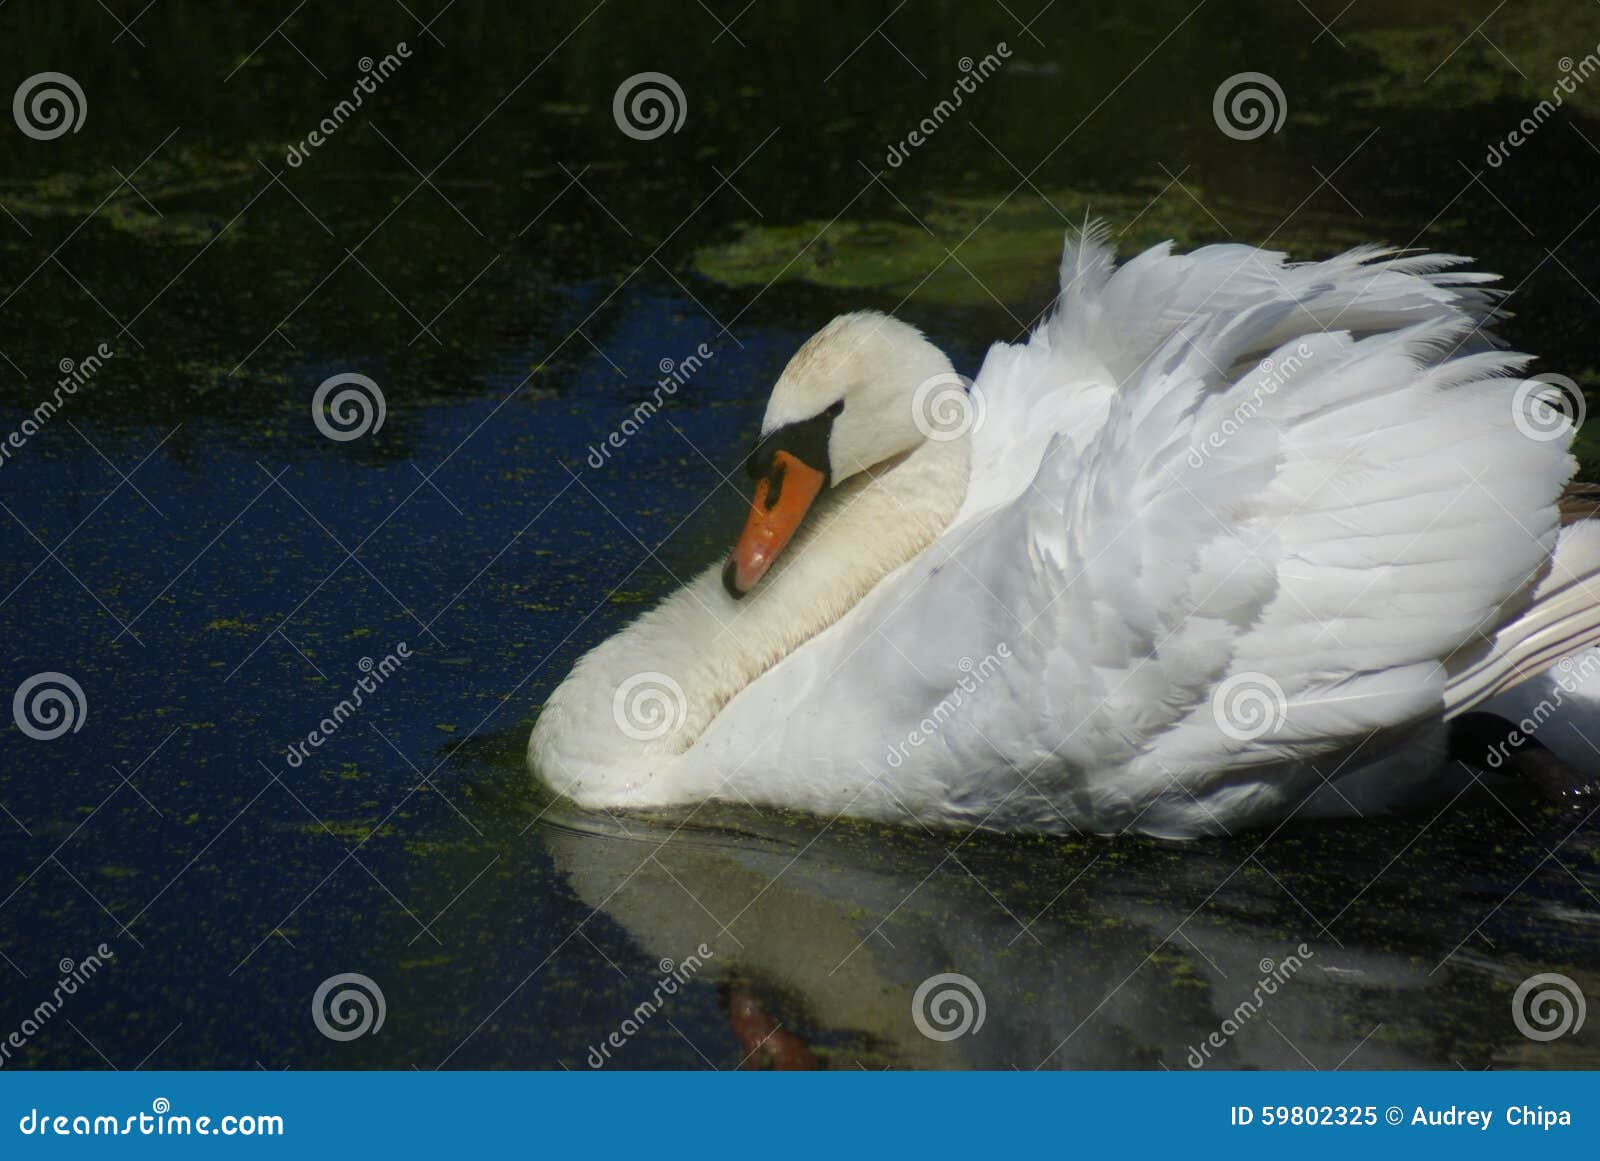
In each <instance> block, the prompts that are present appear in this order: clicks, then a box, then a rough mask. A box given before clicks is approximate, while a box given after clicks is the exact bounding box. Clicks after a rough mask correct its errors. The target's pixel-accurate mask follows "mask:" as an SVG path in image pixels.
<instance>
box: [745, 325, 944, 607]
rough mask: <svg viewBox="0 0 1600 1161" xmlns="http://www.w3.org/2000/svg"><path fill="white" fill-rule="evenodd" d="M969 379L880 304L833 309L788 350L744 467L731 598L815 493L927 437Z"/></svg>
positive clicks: (768, 560) (758, 571)
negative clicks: (744, 510)
mask: <svg viewBox="0 0 1600 1161" xmlns="http://www.w3.org/2000/svg"><path fill="white" fill-rule="evenodd" d="M966 389H967V388H966V383H965V381H963V380H962V379H961V378H960V377H959V376H957V375H956V373H955V369H954V368H953V367H952V366H951V364H950V360H949V359H948V358H946V357H945V354H944V352H943V351H941V350H939V348H938V347H936V346H934V345H933V343H931V342H929V341H928V340H927V339H926V338H924V337H923V334H922V332H921V331H919V330H917V328H916V327H914V326H911V325H910V324H909V323H904V322H901V321H900V320H899V319H897V318H893V317H891V316H890V315H886V314H881V313H879V312H877V311H859V312H856V313H853V314H845V315H840V316H839V317H838V318H836V319H834V320H833V321H832V322H830V323H828V325H827V326H825V327H823V328H822V329H821V330H820V331H818V332H817V333H816V334H815V335H813V336H811V338H809V339H807V340H806V342H805V344H804V345H803V346H802V347H801V348H800V349H799V350H798V351H796V352H795V354H794V357H793V358H792V359H790V360H789V363H788V366H786V367H785V368H784V369H783V374H781V375H780V376H778V382H777V383H776V385H774V387H773V389H772V395H771V398H769V399H768V401H767V411H766V416H765V417H764V418H763V420H762V422H761V438H760V441H759V442H758V443H757V445H756V449H755V451H753V452H752V453H751V454H750V456H749V458H748V459H747V460H746V461H745V468H746V471H747V472H748V474H749V476H750V478H751V480H752V482H753V486H754V495H753V497H752V499H751V504H750V513H749V515H748V517H747V518H746V520H745V525H744V531H743V532H742V533H741V534H740V536H739V539H738V542H737V543H736V544H735V546H734V549H733V552H732V553H731V554H729V556H728V562H727V565H726V566H725V567H724V569H723V572H722V583H723V587H724V588H726V589H727V591H728V593H729V594H730V595H731V596H733V597H734V598H735V599H738V598H740V597H743V596H745V595H746V594H747V593H748V592H749V591H750V590H751V589H752V588H754V587H755V585H756V584H757V582H759V581H760V580H761V578H762V577H763V576H765V575H766V573H767V570H768V569H769V568H771V567H772V563H773V561H775V560H776V559H777V557H778V554H779V553H781V552H782V551H783V549H784V546H785V545H787V544H788V543H789V541H790V539H791V538H792V537H793V536H794V534H795V531H796V530H797V529H798V528H799V527H800V524H801V522H802V521H803V520H804V519H805V516H806V513H807V512H808V511H810V509H811V506H812V504H813V503H814V502H815V500H816V499H817V497H818V496H819V495H820V494H821V493H822V492H823V491H824V490H825V489H827V488H832V487H837V486H838V485H840V484H842V483H844V482H845V481H846V480H848V479H850V478H851V477H853V476H856V475H858V474H860V473H862V472H870V471H871V469H873V468H875V467H877V466H879V465H881V464H884V463H887V462H888V461H890V460H893V459H895V458H896V457H899V456H902V455H904V454H905V453H907V452H909V451H912V450H913V449H914V448H916V447H917V446H918V445H920V444H922V443H924V442H925V441H927V440H928V439H930V438H931V439H941V440H942V439H949V438H959V437H960V436H961V435H964V434H965V432H964V430H963V431H956V432H954V433H952V432H951V430H950V429H949V425H948V424H943V425H941V424H940V423H939V422H938V418H939V414H940V410H941V409H947V408H948V406H949V404H950V403H952V402H955V401H954V400H953V399H952V398H951V397H952V396H954V395H960V396H962V397H963V399H964V397H965V394H966Z"/></svg>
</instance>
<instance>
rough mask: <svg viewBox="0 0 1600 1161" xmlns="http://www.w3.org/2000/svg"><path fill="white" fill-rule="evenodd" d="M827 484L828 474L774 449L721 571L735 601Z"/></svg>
mask: <svg viewBox="0 0 1600 1161" xmlns="http://www.w3.org/2000/svg"><path fill="white" fill-rule="evenodd" d="M825 483H827V476H825V475H824V474H823V473H822V472H819V471H817V469H816V468H813V467H811V466H809V465H808V464H805V463H803V462H802V461H800V460H799V459H797V458H796V457H795V456H793V455H792V454H790V453H789V452H786V451H780V452H776V453H774V454H773V457H772V470H771V471H769V472H768V473H767V475H766V476H765V477H764V478H763V479H760V480H757V481H756V492H755V497H754V498H753V499H752V500H751V501H750V515H749V516H748V517H746V518H745V522H744V531H743V532H741V533H740V534H739V542H738V543H737V544H735V545H734V546H733V552H731V553H730V554H729V555H728V563H727V565H726V566H725V567H724V568H723V570H722V584H723V587H724V588H726V589H727V590H728V594H729V595H730V596H732V597H733V599H734V600H738V599H739V598H741V597H743V596H744V595H745V594H747V593H748V592H749V591H750V590H751V589H752V588H754V587H755V585H756V582H757V581H759V580H760V579H761V578H762V577H764V576H766V575H767V570H768V569H769V568H771V567H772V562H773V561H775V560H777V559H778V554H779V553H780V552H782V551H783V549H784V546H785V545H786V544H788V543H789V541H790V540H791V539H792V538H793V537H794V534H795V531H796V529H798V528H799V527H800V521H802V520H804V519H805V516H806V512H807V511H809V510H810V508H811V503H812V501H814V500H815V499H816V498H817V493H819V492H821V491H822V486H823V485H824V484H825Z"/></svg>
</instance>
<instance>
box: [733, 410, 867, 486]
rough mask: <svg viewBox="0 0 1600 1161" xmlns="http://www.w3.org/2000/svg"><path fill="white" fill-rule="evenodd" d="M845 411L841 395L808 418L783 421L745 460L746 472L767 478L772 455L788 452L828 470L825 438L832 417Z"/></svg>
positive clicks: (830, 433)
mask: <svg viewBox="0 0 1600 1161" xmlns="http://www.w3.org/2000/svg"><path fill="white" fill-rule="evenodd" d="M843 411H844V400H843V399H840V400H838V401H837V402H835V403H833V404H831V405H830V406H828V407H826V408H824V409H823V410H821V411H819V412H817V414H815V415H813V416H812V417H811V418H810V419H803V420H800V421H799V422H798V423H790V424H785V425H784V426H783V427H780V428H778V430H777V431H774V432H773V433H772V434H771V435H769V436H767V437H766V438H765V439H763V440H762V441H761V442H760V443H759V444H757V445H756V449H755V450H754V451H753V452H751V453H750V455H749V456H748V457H746V459H745V461H744V470H745V473H746V474H747V475H748V476H749V477H750V478H751V479H752V480H763V479H766V478H767V476H769V475H770V474H771V473H772V470H773V460H774V457H775V456H776V455H777V454H778V453H779V452H788V453H789V454H790V455H793V456H794V457H795V458H796V459H798V460H800V462H801V463H805V464H810V465H813V466H815V467H816V468H817V470H818V471H820V472H822V473H824V475H827V474H829V472H828V440H829V437H830V436H831V435H832V433H833V421H834V419H836V418H837V417H838V416H839V414H840V413H841V412H843Z"/></svg>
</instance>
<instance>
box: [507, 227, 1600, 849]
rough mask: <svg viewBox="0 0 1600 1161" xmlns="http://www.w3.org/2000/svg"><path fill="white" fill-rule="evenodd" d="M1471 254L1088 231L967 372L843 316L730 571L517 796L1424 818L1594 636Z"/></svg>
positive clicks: (575, 676)
mask: <svg viewBox="0 0 1600 1161" xmlns="http://www.w3.org/2000/svg"><path fill="white" fill-rule="evenodd" d="M1463 261H1464V260H1463V259H1458V258H1453V257H1449V256H1439V255H1427V256H1397V255H1395V254H1394V253H1392V252H1387V251H1382V250H1378V249H1362V250H1357V251H1353V252H1351V253H1348V254H1345V255H1342V256H1340V257H1337V258H1333V259H1329V260H1327V261H1322V262H1313V263H1290V262H1288V261H1286V259H1285V257H1284V256H1283V255H1281V254H1277V253H1272V252H1268V251H1263V250H1257V249H1253V248H1250V247H1244V246H1236V245H1221V246H1210V247H1206V248H1204V249H1201V250H1198V251H1195V252H1193V253H1191V254H1187V255H1179V254H1174V253H1172V252H1171V249H1170V247H1169V246H1168V245H1161V246H1157V247H1154V248H1153V249H1151V250H1148V251H1146V252H1144V253H1143V254H1140V255H1139V256H1137V257H1135V258H1133V259H1132V260H1130V261H1128V262H1127V263H1125V264H1123V265H1122V266H1120V267H1117V266H1116V265H1115V264H1114V261H1113V257H1112V254H1111V252H1110V250H1109V248H1108V247H1107V245H1106V244H1105V242H1104V239H1103V237H1102V235H1101V234H1100V233H1099V232H1097V231H1090V232H1088V233H1086V235H1085V236H1083V237H1081V238H1077V239H1071V240H1069V242H1068V245H1067V247H1066V251H1065V255H1064V257H1063V260H1062V266H1061V277H1062V282H1061V285H1062V289H1061V297H1060V300H1059V302H1058V304H1057V306H1056V308H1055V310H1054V311H1053V313H1052V314H1051V315H1050V316H1049V318H1048V319H1047V320H1046V321H1045V322H1044V323H1042V324H1041V325H1040V326H1039V327H1038V328H1037V329H1036V330H1034V331H1033V333H1032V334H1031V335H1030V336H1029V337H1028V339H1027V341H1026V342H1023V343H1020V344H1015V345H1009V344H996V345H995V346H994V347H993V348H991V350H990V351H989V353H988V355H987V357H986V359H985V361H984V363H983V366H982V369H981V371H980V372H979V374H978V377H977V379H976V381H975V382H973V383H971V384H970V386H969V385H968V384H966V383H965V382H964V381H962V380H960V379H959V378H957V377H956V376H955V373H954V371H953V369H952V367H951V365H950V363H949V361H948V360H947V359H946V358H945V356H944V355H943V354H942V353H941V352H939V350H938V349H937V348H936V347H935V346H934V345H933V344H932V343H930V342H929V341H928V340H927V339H925V338H924V337H922V335H921V334H920V333H919V332H917V331H916V330H915V329H914V328H912V327H910V326H908V325H906V324H905V323H902V322H899V321H898V320H895V319H893V318H890V317H888V316H885V315H881V314H875V313H870V312H869V313H861V314H854V315H846V316H842V317H841V318H839V319H836V320H834V321H833V322H832V323H830V324H829V325H828V326H827V327H825V328H824V329H823V330H822V331H821V332H819V333H818V334H817V335H815V336H814V337H813V338H812V339H810V340H809V341H808V342H807V343H806V344H805V345H804V346H803V347H802V348H801V349H800V351H799V352H798V353H797V354H796V355H795V357H794V359H793V360H792V361H791V362H790V364H789V365H788V367H787V368H786V369H785V371H784V372H783V374H782V376H780V378H779V380H778V383H777V384H776V386H775V387H774V389H773V392H772V396H771V399H770V401H769V404H768V408H767V412H766V416H765V418H764V420H763V424H762V443H761V445H760V447H758V449H757V451H756V453H755V454H754V455H753V456H752V457H751V463H750V467H751V472H752V475H753V476H754V477H756V480H757V482H756V499H755V501H753V503H752V508H751V515H750V520H749V523H748V524H747V526H746V530H745V534H744V536H743V537H741V539H740V542H739V544H738V545H737V546H736V548H735V551H734V554H733V556H732V557H730V559H729V561H728V564H727V566H726V567H723V566H715V567H712V568H709V569H708V570H706V572H704V573H702V574H701V575H699V576H698V577H696V578H695V579H693V580H691V581H690V582H689V583H688V584H686V585H685V586H683V588H681V589H680V590H678V591H677V592H675V593H673V594H672V595H671V596H669V597H668V598H667V599H666V600H665V601H664V602H663V603H662V604H661V605H659V606H658V607H656V608H655V609H653V610H651V611H650V612H648V613H646V614H645V615H644V616H642V617H641V618H640V619H639V620H638V621H636V622H635V623H634V624H632V625H631V626H629V627H628V628H627V629H625V630H623V631H622V632H621V633H619V634H617V635H616V636H615V637H613V638H611V639H610V640H608V641H606V642H604V643H602V644H601V645H600V646H598V647H597V648H596V649H594V650H593V651H591V652H590V653H589V654H588V655H586V656H585V657H584V658H582V659H581V660H580V661H579V662H578V664H577V665H576V666H575V667H574V669H573V671H572V673H571V674H570V675H569V676H568V677H567V679H566V680H565V681H564V682H563V683H562V684H561V685H560V686H559V687H558V688H557V689H556V690H555V691H554V692H553V693H552V695H551V696H550V698H549V700H548V701H547V703H546V705H545V706H544V708H543V711H542V712H541V715H540V718H539V721H538V723H537V724H536V726H535V729H534V732H533V736H532V738H531V740H530V743H529V761H530V764H531V766H532V768H533V770H534V771H535V773H536V774H537V776H539V777H540V778H542V779H543V780H544V781H545V782H547V783H548V784H549V785H550V786H552V787H553V788H555V789H556V790H558V791H560V792H562V793H564V794H566V795H568V796H570V797H571V798H572V799H574V800H575V801H576V802H577V803H578V804H579V805H582V806H586V807H591V808H604V809H614V808H622V809H650V808H661V807H684V806H687V807H692V806H694V805H695V804H697V803H700V802H703V801H706V800H709V799H713V798H715V799H724V800H729V801H735V802H737V801H745V802H748V803H751V804H753V805H757V806H763V805H769V804H770V805H781V806H788V807H793V808H797V809H803V810H807V811H813V812H817V813H820V814H823V815H827V816H829V817H835V816H839V815H857V816H865V817H873V818H879V819H885V820H891V821H899V822H904V823H909V824H918V825H922V826H927V827H940V826H956V825H964V826H981V827H986V828H991V829H998V830H1022V831H1044V832H1065V831H1075V830H1077V831H1094V832H1100V833H1111V832H1118V831H1124V830H1137V831H1142V832H1147V833H1153V834H1160V835H1168V836H1191V835H1197V834H1204V833H1223V832H1230V831H1232V830H1235V829H1238V828H1239V827H1243V826H1251V825H1266V824H1272V823H1274V822H1277V821H1281V820H1282V819H1285V818H1287V817H1290V816H1292V815H1298V816H1300V817H1310V816H1315V815H1343V814H1366V813H1369V812H1371V811H1374V810H1383V809H1387V808H1390V807H1394V806H1398V805H1400V804H1402V803H1405V802H1407V801H1410V800H1413V799H1415V798H1417V797H1419V796H1421V795H1424V794H1427V793H1431V792H1436V791H1437V790H1438V789H1439V787H1440V785H1441V784H1442V783H1443V782H1444V781H1446V780H1448V779H1450V778H1452V777H1457V778H1459V777H1460V774H1459V772H1457V773H1455V774H1452V773H1451V771H1450V769H1448V768H1447V764H1446V763H1445V762H1444V732H1445V726H1446V722H1447V720H1448V719H1449V717H1451V716H1453V715H1454V714H1457V713H1460V712H1462V711H1463V710H1465V709H1468V708H1472V707H1474V706H1476V705H1479V704H1481V703H1482V702H1484V701H1485V699H1487V698H1489V697H1491V696H1493V695H1494V694H1496V693H1499V692H1500V691H1502V690H1504V689H1505V688H1507V687H1508V686H1509V685H1511V684H1513V683H1515V682H1516V681H1518V680H1521V679H1523V678H1526V677H1528V676H1531V675H1533V674H1535V673H1538V672H1540V671H1542V670H1544V669H1547V668H1548V667H1549V666H1550V665H1552V664H1554V662H1555V661H1557V660H1558V659H1559V658H1560V657H1561V656H1563V655H1565V654H1567V653H1571V652H1575V651H1577V650H1578V649H1580V648H1582V647H1585V646H1587V645H1590V644H1593V643H1594V642H1595V640H1596V638H1597V637H1600V601H1597V600H1596V596H1600V585H1595V584H1592V583H1591V578H1593V577H1594V575H1595V574H1596V572H1597V571H1600V525H1594V524H1591V523H1589V522H1583V523H1578V524H1571V525H1569V526H1566V527H1563V526H1562V522H1561V519H1560V513H1559V510H1558V502H1559V500H1560V497H1561V494H1562V491H1563V487H1564V486H1565V484H1566V482H1567V480H1568V479H1569V477H1570V476H1571V474H1572V473H1573V471H1574V468H1575V464H1574V461H1573V460H1572V457H1571V456H1570V454H1569V451H1568V446H1569V444H1570V441H1571V437H1572V429H1571V425H1570V424H1569V423H1567V422H1566V421H1565V420H1564V419H1563V418H1562V417H1560V416H1559V415H1556V416H1554V417H1552V416H1551V414H1550V411H1551V409H1550V408H1549V407H1548V406H1546V405H1543V404H1541V403H1540V401H1539V400H1538V399H1537V398H1534V397H1533V396H1532V395H1531V394H1530V393H1529V392H1528V391H1527V390H1525V389H1524V380H1522V379H1521V377H1520V376H1519V374H1518V372H1519V371H1520V370H1521V368H1523V367H1524V366H1525V365H1526V363H1527V362H1528V361H1529V360H1528V358H1527V357H1526V356H1523V355H1518V354H1512V353H1507V352H1504V351H1501V350H1499V349H1497V347H1496V345H1495V344H1494V342H1493V341H1492V340H1491V339H1490V338H1489V337H1488V336H1487V335H1486V333H1485V329H1484V328H1485V326H1486V324H1488V323H1489V322H1491V321H1492V320H1493V318H1494V316H1495V313H1496V312H1495V308H1494V303H1495V297H1494V292H1493V291H1491V290H1489V289H1488V288H1487V287H1486V284H1487V283H1489V282H1491V281H1493V278H1492V276H1489V275H1484V274H1475V273H1467V272H1462V271H1461V270H1460V269H1459V266H1460V264H1461V263H1462V262H1463ZM1541 407H1543V410H1540V408H1541ZM813 496H814V497H815V499H814V500H812V497H813ZM1591 590H1592V591H1591ZM1450 765H1454V764H1450Z"/></svg>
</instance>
